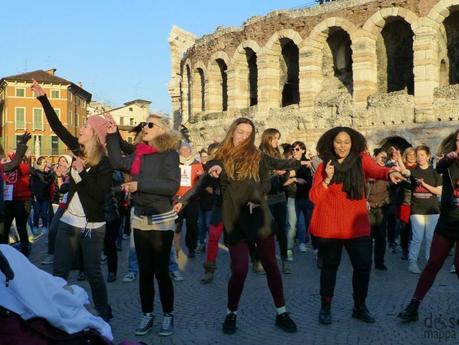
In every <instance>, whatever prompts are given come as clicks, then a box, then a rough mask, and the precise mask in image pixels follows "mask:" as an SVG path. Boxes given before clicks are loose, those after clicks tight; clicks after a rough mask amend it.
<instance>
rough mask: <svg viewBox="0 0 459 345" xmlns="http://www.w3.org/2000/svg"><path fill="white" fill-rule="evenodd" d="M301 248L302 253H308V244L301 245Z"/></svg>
mask: <svg viewBox="0 0 459 345" xmlns="http://www.w3.org/2000/svg"><path fill="white" fill-rule="evenodd" d="M299 248H300V253H306V252H307V249H306V244H304V243H300V245H299Z"/></svg>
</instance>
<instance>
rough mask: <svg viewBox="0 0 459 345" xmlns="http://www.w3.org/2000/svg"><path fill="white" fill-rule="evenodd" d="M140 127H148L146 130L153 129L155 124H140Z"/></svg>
mask: <svg viewBox="0 0 459 345" xmlns="http://www.w3.org/2000/svg"><path fill="white" fill-rule="evenodd" d="M140 126H141V127H142V128H143V127H145V126H148V128H153V127H155V124H154V123H153V122H141V123H140Z"/></svg>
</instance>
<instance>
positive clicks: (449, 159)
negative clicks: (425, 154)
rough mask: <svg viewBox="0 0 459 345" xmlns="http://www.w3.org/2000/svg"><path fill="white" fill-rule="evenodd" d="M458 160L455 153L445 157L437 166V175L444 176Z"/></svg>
mask: <svg viewBox="0 0 459 345" xmlns="http://www.w3.org/2000/svg"><path fill="white" fill-rule="evenodd" d="M458 158H459V157H458V154H457V152H455V151H452V152H450V153H448V154H446V155H444V156H443V158H442V159H440V160H439V161H438V163H437V166H436V167H435V169H436V170H437V173H439V174H444V173H445V172H446V170H448V168H449V167H450V165H451V164H453V162H454V161H456V160H457V159H458Z"/></svg>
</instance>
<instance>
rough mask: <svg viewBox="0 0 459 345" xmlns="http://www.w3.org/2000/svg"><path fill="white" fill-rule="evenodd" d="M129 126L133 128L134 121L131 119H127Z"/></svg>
mask: <svg viewBox="0 0 459 345" xmlns="http://www.w3.org/2000/svg"><path fill="white" fill-rule="evenodd" d="M129 125H130V126H134V119H133V118H132V117H131V118H130V119H129Z"/></svg>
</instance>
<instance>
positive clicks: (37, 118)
mask: <svg viewBox="0 0 459 345" xmlns="http://www.w3.org/2000/svg"><path fill="white" fill-rule="evenodd" d="M33 129H34V130H39V131H42V130H43V112H42V111H41V109H34V110H33Z"/></svg>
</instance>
